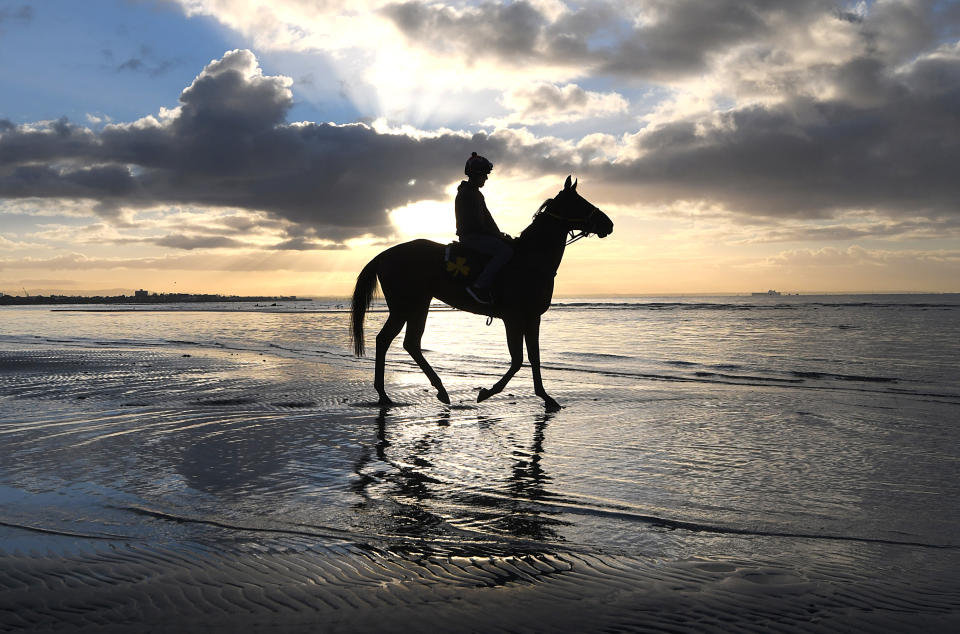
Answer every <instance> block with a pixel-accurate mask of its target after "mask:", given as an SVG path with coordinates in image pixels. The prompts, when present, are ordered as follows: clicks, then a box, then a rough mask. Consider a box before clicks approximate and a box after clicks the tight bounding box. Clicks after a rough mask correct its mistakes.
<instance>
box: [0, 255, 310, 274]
mask: <svg viewBox="0 0 960 634" xmlns="http://www.w3.org/2000/svg"><path fill="white" fill-rule="evenodd" d="M317 267H318V261H317V260H316V258H315V257H313V256H312V254H302V253H299V252H295V251H267V252H258V253H253V254H229V255H223V254H219V253H188V254H182V253H176V254H171V255H164V256H158V257H139V258H123V257H116V258H105V257H90V256H87V255H85V254H83V253H77V252H71V253H63V254H60V255H56V256H53V257H48V258H38V257H31V256H27V257H20V258H0V271H2V270H16V269H27V270H37V271H81V270H83V271H90V270H114V269H131V270H159V271H229V272H234V273H236V272H243V271H297V272H302V273H316V272H317V270H318V268H317Z"/></svg>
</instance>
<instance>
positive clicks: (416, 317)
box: [403, 299, 450, 405]
mask: <svg viewBox="0 0 960 634" xmlns="http://www.w3.org/2000/svg"><path fill="white" fill-rule="evenodd" d="M429 310H430V300H429V299H427V301H426V303H424V305H423V307H422V308H417V309H416V310H415V311H414V312H412V313H411V314H410V315H408V316H407V332H406V334H405V335H404V336H403V349H404V350H406V351H407V352H408V353H410V356H411V357H413V360H414V361H416V362H417V365H418V366H420V369H421V370H423V373H424V374H426V375H427V378H428V379H430V384H431V385H433V387H435V388H437V398H438V399H440V401H441V402H443V403H447V404H448V405H449V404H450V397H449V396H447V390H446V389H444V387H443V383H442V382H441V381H440V377H439V376H437V373H436V372H434V370H433V368H432V367H431V366H430V364H429V363H427V360H426V358H425V357H424V356H423V350H422V349H421V347H420V339H421V338H422V337H423V329H424V327H425V326H426V324H427V312H428V311H429Z"/></svg>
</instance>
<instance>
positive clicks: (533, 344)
mask: <svg viewBox="0 0 960 634" xmlns="http://www.w3.org/2000/svg"><path fill="white" fill-rule="evenodd" d="M524 330H525V335H526V338H527V356H528V357H529V359H530V369H531V370H533V391H534V392H536V394H537V396H539V397H540V398H542V399H543V404H544V405H546V408H547V411H548V412H556V411H557V410H560V409H562V408H561V406H560V403H558V402H556V401H555V400H553V397H551V396H550V395H549V394H547V391H546V390H545V389H543V378H542V377H541V376H540V315H537V316H536V317H533V318H531V319H529V320H528V321H527V325H526V328H525V329H524Z"/></svg>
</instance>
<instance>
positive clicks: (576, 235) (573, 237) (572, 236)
mask: <svg viewBox="0 0 960 634" xmlns="http://www.w3.org/2000/svg"><path fill="white" fill-rule="evenodd" d="M550 202H553V201H552V200H551V201H550ZM598 211H600V210H599V209H597V208H596V207H594V208H593V209H591V210H590V213H588V214H587V215H586V216H584V217H583V218H566V217H564V216H560V215H557V214H555V213H553V212H551V211H550V210H549V207H544V209H543V210H542V211H541V212H540V214H538V215H544V216H550V217H551V218H556V219H557V220H563V221H564V222H583V223H584V224H586V223H587V222H589V221H590V219H591V218H592V217H593V215H594V214H595V213H597V212H598ZM567 234H568V235H569V236H570V239H569V240H567V242H566V244H565V245H564V246H570V245H571V244H573V243H574V242H576V241H577V240H579V239H580V238H586V237H587V236H588V235H590V232H589V231H587V230H586V229H581V230H580V233H576V229H571V230H570V231H568V232H567Z"/></svg>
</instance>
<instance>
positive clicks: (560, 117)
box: [484, 82, 629, 125]
mask: <svg viewBox="0 0 960 634" xmlns="http://www.w3.org/2000/svg"><path fill="white" fill-rule="evenodd" d="M502 103H503V105H504V107H506V108H507V109H508V110H510V111H511V114H510V115H508V116H507V117H504V118H501V119H491V120H488V121H485V122H484V123H485V124H487V125H509V124H522V125H535V124H547V125H550V124H556V123H564V122H570V121H578V120H582V119H596V118H598V117H608V116H612V115H616V114H622V113H624V112H626V111H627V108H628V106H629V104H628V102H627V100H626V99H625V98H624V97H623V95H620V94H618V93H615V92H610V93H600V92H593V91H588V90H584V89H583V88H581V87H580V86H577V85H576V84H565V85H562V86H558V85H556V84H552V83H549V82H540V83H537V84H534V85H531V86H524V87H522V88H516V89H513V90H509V91H507V92H506V94H504V96H503V99H502Z"/></svg>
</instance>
